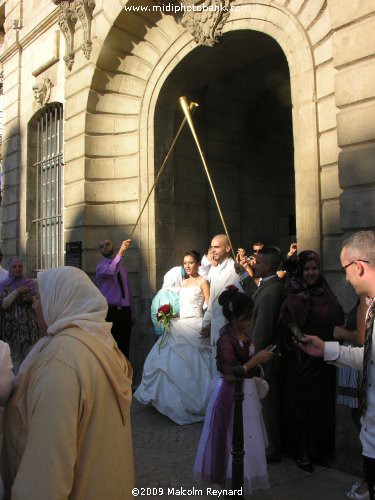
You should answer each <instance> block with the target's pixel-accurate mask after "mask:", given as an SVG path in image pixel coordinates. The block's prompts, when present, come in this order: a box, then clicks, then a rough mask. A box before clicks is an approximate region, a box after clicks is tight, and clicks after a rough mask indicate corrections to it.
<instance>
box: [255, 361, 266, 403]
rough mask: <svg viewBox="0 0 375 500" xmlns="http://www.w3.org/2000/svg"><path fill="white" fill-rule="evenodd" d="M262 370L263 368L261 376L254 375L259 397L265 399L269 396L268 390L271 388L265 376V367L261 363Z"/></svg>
mask: <svg viewBox="0 0 375 500" xmlns="http://www.w3.org/2000/svg"><path fill="white" fill-rule="evenodd" d="M259 367H260V370H261V376H260V377H253V379H254V382H255V387H256V389H257V392H258V398H259V399H264V398H265V397H266V396H267V393H268V390H269V385H268V382H267V380H265V379H264V378H263V377H264V371H263V368H262V367H261V366H260V365H259Z"/></svg>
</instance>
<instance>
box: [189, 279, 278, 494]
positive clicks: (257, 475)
mask: <svg viewBox="0 0 375 500" xmlns="http://www.w3.org/2000/svg"><path fill="white" fill-rule="evenodd" d="M219 304H220V305H221V306H222V307H223V314H224V316H225V318H226V319H227V320H228V323H227V324H226V325H225V326H224V327H223V328H222V329H221V331H220V337H219V340H218V342H217V357H216V360H217V368H218V370H219V372H220V373H218V375H217V376H216V377H215V378H214V379H213V381H212V382H211V390H212V395H211V398H210V401H209V403H208V407H207V413H206V418H205V421H204V427H203V431H202V435H201V438H200V442H199V445H198V451H197V456H196V459H195V465H194V479H195V480H196V481H204V482H207V483H212V484H217V485H220V486H222V487H227V488H228V487H229V488H230V487H231V481H232V460H231V453H230V452H231V447H232V432H233V414H234V399H233V396H234V383H233V375H232V369H233V367H234V366H238V365H242V367H243V370H244V376H245V382H244V385H243V390H244V401H243V425H244V449H245V457H244V494H247V495H248V494H250V493H251V492H252V491H253V490H254V489H259V488H268V487H269V482H268V474H267V463H266V455H265V447H266V446H267V436H266V431H265V428H264V423H263V419H262V413H261V404H260V402H259V397H258V393H257V389H256V385H255V382H254V380H253V378H249V377H251V375H250V373H251V371H252V370H253V369H254V368H256V367H257V366H258V365H259V364H260V363H266V362H267V361H269V360H270V359H271V358H272V356H273V354H272V353H271V352H269V351H267V350H266V349H264V350H262V351H259V352H258V353H257V354H255V355H252V353H253V346H252V344H251V340H250V338H249V336H248V333H247V330H248V328H249V326H250V322H251V313H252V309H253V302H252V300H251V299H250V298H249V297H248V296H247V295H245V294H244V293H241V292H239V291H238V290H237V288H236V287H235V286H230V287H228V288H227V290H225V291H224V292H223V293H222V294H221V295H220V297H219ZM231 379H232V380H231Z"/></svg>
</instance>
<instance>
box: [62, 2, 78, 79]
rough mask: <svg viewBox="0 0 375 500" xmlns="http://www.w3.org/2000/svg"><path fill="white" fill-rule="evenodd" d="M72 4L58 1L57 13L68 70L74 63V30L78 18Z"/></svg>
mask: <svg viewBox="0 0 375 500" xmlns="http://www.w3.org/2000/svg"><path fill="white" fill-rule="evenodd" d="M73 5H74V3H73V2H69V1H64V0H63V1H62V2H60V14H59V26H60V29H61V32H62V34H63V35H64V38H65V43H66V51H65V52H66V54H65V56H64V61H65V64H66V66H67V68H68V69H69V70H71V69H72V67H73V63H74V31H75V25H76V22H77V19H78V18H77V14H76V13H75V12H74V8H73Z"/></svg>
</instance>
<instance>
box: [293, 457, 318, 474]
mask: <svg viewBox="0 0 375 500" xmlns="http://www.w3.org/2000/svg"><path fill="white" fill-rule="evenodd" d="M296 464H297V467H299V468H300V469H302V470H305V471H306V472H314V466H313V464H312V463H311V462H302V461H301V460H296Z"/></svg>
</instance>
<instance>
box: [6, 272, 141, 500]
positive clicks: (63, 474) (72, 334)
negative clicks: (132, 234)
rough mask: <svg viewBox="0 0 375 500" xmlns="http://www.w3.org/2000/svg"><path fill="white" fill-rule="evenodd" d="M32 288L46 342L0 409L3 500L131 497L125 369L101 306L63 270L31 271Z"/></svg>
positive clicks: (88, 285) (80, 277)
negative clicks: (34, 275)
mask: <svg viewBox="0 0 375 500" xmlns="http://www.w3.org/2000/svg"><path fill="white" fill-rule="evenodd" d="M38 286H39V294H40V301H37V302H36V303H35V304H34V309H35V313H36V315H37V318H38V323H39V324H40V327H41V328H43V325H42V323H44V329H45V330H46V336H45V337H44V338H42V339H41V340H40V341H39V342H38V343H37V344H36V345H35V346H34V348H33V350H32V351H31V352H30V354H29V356H28V357H27V358H26V359H25V362H24V363H23V365H22V366H21V369H20V374H19V376H18V377H17V380H16V386H17V387H16V390H15V392H14V393H13V395H12V397H11V399H10V401H9V403H8V405H7V407H6V412H5V422H4V445H3V453H2V472H3V479H4V483H5V486H6V495H7V498H10V495H12V499H17V500H18V499H19V500H26V499H27V500H57V499H59V500H62V499H70V500H73V499H74V500H87V499H90V500H99V499H100V500H102V499H103V498H108V499H121V500H127V499H131V498H132V494H131V489H132V487H133V481H134V471H133V456H132V443H131V429H130V419H129V410H130V404H131V398H132V396H131V378H132V369H131V367H130V364H129V362H128V361H127V360H126V358H125V357H124V356H123V355H122V354H121V352H120V351H119V350H118V348H117V346H116V344H115V342H114V340H113V337H112V336H111V334H110V327H111V324H110V323H106V322H105V317H106V313H107V303H106V300H105V298H104V297H103V296H102V295H101V293H100V292H99V291H98V290H97V288H96V287H95V286H94V284H93V283H92V282H91V280H90V279H89V278H88V276H87V275H86V274H85V273H84V272H83V271H80V270H79V269H76V268H72V267H61V268H57V269H50V270H48V271H44V272H41V273H39V274H38ZM10 490H11V491H10Z"/></svg>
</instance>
